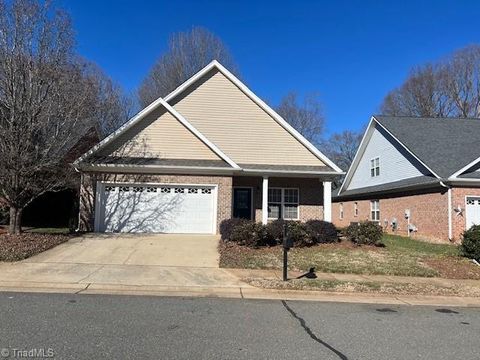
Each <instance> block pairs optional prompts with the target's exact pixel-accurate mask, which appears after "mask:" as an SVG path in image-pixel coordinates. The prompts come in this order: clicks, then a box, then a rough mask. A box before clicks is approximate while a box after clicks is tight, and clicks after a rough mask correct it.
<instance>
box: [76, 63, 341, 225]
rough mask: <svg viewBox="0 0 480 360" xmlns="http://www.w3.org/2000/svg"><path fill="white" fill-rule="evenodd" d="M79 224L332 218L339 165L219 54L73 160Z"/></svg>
mask: <svg viewBox="0 0 480 360" xmlns="http://www.w3.org/2000/svg"><path fill="white" fill-rule="evenodd" d="M74 165H75V167H76V168H77V169H78V170H79V171H80V172H81V173H82V186H81V199H80V200H81V209H80V229H81V230H87V231H88V230H93V231H97V232H164V233H209V234H211V233H217V232H218V230H219V225H220V223H221V222H222V221H223V220H225V219H230V218H232V217H238V218H246V219H253V220H255V221H261V222H262V223H267V221H268V220H270V219H278V218H284V219H295V220H308V219H325V220H327V221H330V219H331V182H332V180H334V179H335V178H337V177H338V176H339V175H341V174H342V171H341V170H340V169H339V168H338V167H337V166H336V165H335V164H333V163H332V161H330V160H329V159H328V158H327V157H326V156H325V155H323V154H322V153H321V152H320V151H319V150H318V149H317V148H315V146H313V145H312V144H311V143H310V142H308V141H307V140H306V139H305V138H304V137H303V136H302V135H300V134H299V133H298V132H297V131H296V130H295V129H293V128H292V127H291V126H290V125H289V124H288V123H287V122H286V121H285V120H284V119H282V118H281V117H280V116H279V115H278V114H277V113H276V112H275V111H274V110H272V109H271V108H270V107H269V106H268V105H267V104H266V103H265V102H263V101H262V100H260V99H259V98H258V97H257V96H256V95H255V94H254V93H253V92H252V91H250V90H249V89H248V88H247V87H246V86H245V85H244V84H243V83H242V82H241V81H240V80H239V79H238V78H236V77H235V76H234V75H233V74H232V73H231V72H230V71H228V70H227V69H226V68H224V67H223V66H222V65H221V64H220V63H218V62H217V61H213V62H211V63H210V64H209V65H207V66H206V67H205V68H203V69H202V70H201V71H199V72H198V73H197V74H195V75H194V76H193V77H192V78H190V79H189V80H187V81H186V82H185V83H184V84H182V85H180V86H179V87H178V88H177V89H176V90H174V91H173V92H172V93H171V94H169V95H168V96H166V97H165V98H159V99H157V100H156V101H154V102H153V103H152V104H150V105H149V106H147V107H146V108H145V109H143V110H142V111H140V112H139V113H138V114H137V115H136V116H134V117H133V118H132V119H131V120H129V121H128V122H127V123H126V124H125V125H124V126H122V127H121V128H120V129H119V130H118V131H116V132H115V133H113V134H111V135H110V136H108V137H107V138H106V139H104V140H103V141H101V142H100V143H99V144H98V145H96V146H95V147H94V148H93V149H92V150H90V151H89V152H87V153H86V154H85V155H83V156H82V157H81V158H80V159H78V160H77V161H75V163H74Z"/></svg>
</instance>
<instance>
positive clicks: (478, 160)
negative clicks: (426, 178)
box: [448, 157, 480, 180]
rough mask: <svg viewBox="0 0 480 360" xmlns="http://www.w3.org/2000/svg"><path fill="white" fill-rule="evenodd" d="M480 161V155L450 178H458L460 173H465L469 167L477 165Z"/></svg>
mask: <svg viewBox="0 0 480 360" xmlns="http://www.w3.org/2000/svg"><path fill="white" fill-rule="evenodd" d="M479 162H480V157H478V158H476V159H475V160H473V161H472V162H471V163H469V164H467V165H465V166H464V167H462V168H461V169H460V170H458V171H457V172H456V173H453V174H452V175H451V176H450V177H449V178H448V179H449V180H451V179H455V180H456V179H457V178H458V176H459V175H461V174H463V173H464V172H466V171H467V170H468V169H470V168H471V167H472V166H475V165H476V164H478V163H479Z"/></svg>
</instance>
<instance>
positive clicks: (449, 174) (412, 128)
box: [338, 115, 480, 196]
mask: <svg viewBox="0 0 480 360" xmlns="http://www.w3.org/2000/svg"><path fill="white" fill-rule="evenodd" d="M376 126H380V127H381V128H382V129H384V130H385V131H386V132H387V133H388V134H389V135H391V136H392V137H393V139H394V140H395V141H396V142H398V144H399V145H401V146H402V147H403V148H404V149H405V150H407V151H408V153H410V154H411V155H412V156H413V157H414V158H415V159H416V160H418V161H419V162H420V163H421V164H422V165H423V166H424V167H425V168H426V169H427V170H428V171H429V172H430V173H431V174H432V175H433V177H431V176H426V177H425V178H423V179H416V180H415V182H416V183H418V182H420V183H422V184H428V183H432V182H437V183H438V182H442V181H447V180H461V179H462V178H467V177H469V176H460V174H463V173H464V172H465V171H467V170H468V169H470V168H471V167H473V166H474V165H477V164H478V163H480V157H479V154H480V141H479V140H478V134H480V119H471V118H422V117H406V116H384V115H374V116H372V118H371V120H370V123H369V125H368V127H367V130H366V131H365V134H364V136H363V138H362V141H361V143H360V146H359V148H358V150H357V153H356V154H355V158H354V160H353V162H352V165H351V166H350V168H349V169H348V172H347V175H346V177H345V181H344V182H343V184H342V185H341V187H340V188H339V191H338V194H339V196H343V195H347V193H348V194H351V195H354V193H355V194H356V193H360V192H362V193H365V192H368V191H370V190H369V189H367V188H363V189H356V190H355V192H353V191H352V190H345V188H346V184H347V185H348V183H349V180H350V179H351V177H352V175H353V173H354V172H355V168H356V166H357V165H358V162H359V158H360V157H361V156H362V154H363V151H364V150H365V147H366V145H367V143H368V141H369V138H370V135H371V133H372V129H373V128H374V127H376ZM457 176H458V177H457ZM435 178H436V180H434V179H435ZM470 178H472V179H473V178H476V176H470ZM433 180H434V181H433ZM397 185H398V186H400V185H402V186H404V187H409V186H410V185H411V184H410V183H409V182H408V181H407V182H404V183H401V184H397ZM385 186H387V187H388V185H385Z"/></svg>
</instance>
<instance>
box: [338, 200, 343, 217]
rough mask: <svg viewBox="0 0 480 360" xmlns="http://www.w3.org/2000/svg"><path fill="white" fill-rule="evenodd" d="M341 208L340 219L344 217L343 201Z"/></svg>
mask: <svg viewBox="0 0 480 360" xmlns="http://www.w3.org/2000/svg"><path fill="white" fill-rule="evenodd" d="M339 208H340V214H339V216H340V220H342V219H343V203H340V206H339Z"/></svg>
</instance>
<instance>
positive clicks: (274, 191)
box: [268, 188, 298, 220]
mask: <svg viewBox="0 0 480 360" xmlns="http://www.w3.org/2000/svg"><path fill="white" fill-rule="evenodd" d="M268 218H269V219H289V220H297V219H298V189H289V188H270V189H268Z"/></svg>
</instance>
